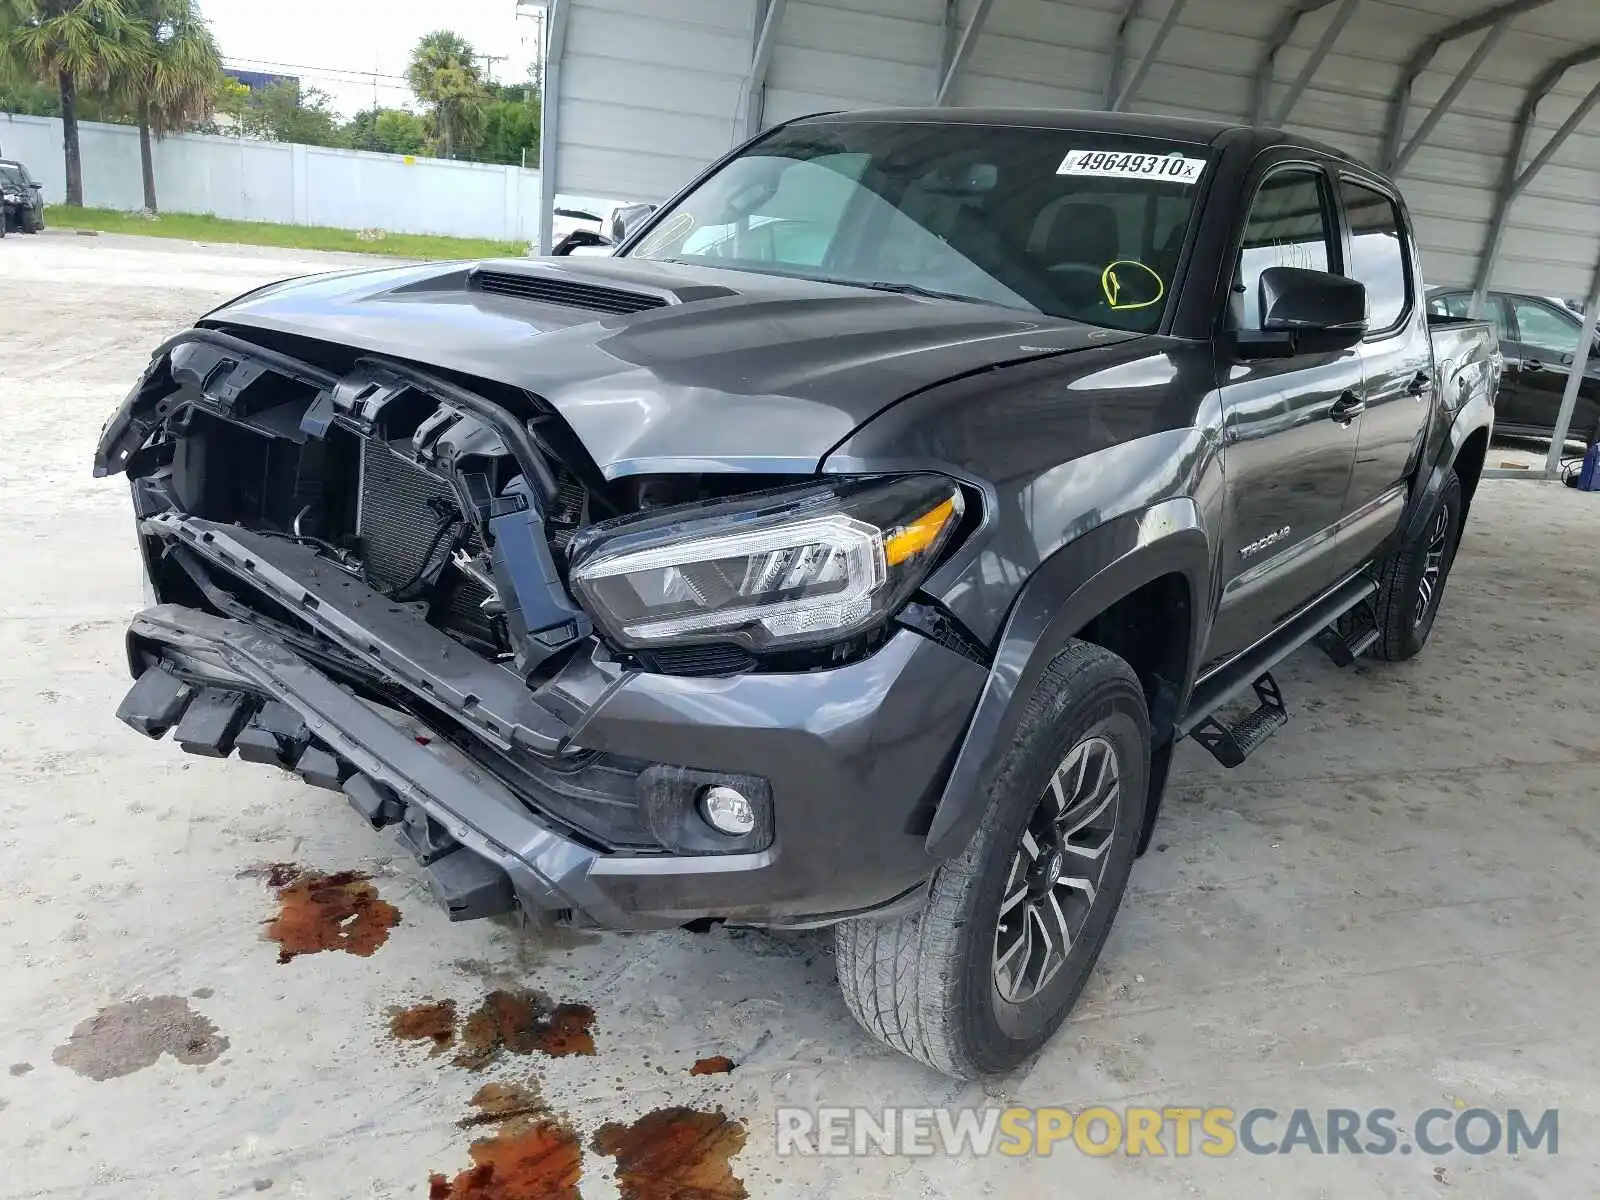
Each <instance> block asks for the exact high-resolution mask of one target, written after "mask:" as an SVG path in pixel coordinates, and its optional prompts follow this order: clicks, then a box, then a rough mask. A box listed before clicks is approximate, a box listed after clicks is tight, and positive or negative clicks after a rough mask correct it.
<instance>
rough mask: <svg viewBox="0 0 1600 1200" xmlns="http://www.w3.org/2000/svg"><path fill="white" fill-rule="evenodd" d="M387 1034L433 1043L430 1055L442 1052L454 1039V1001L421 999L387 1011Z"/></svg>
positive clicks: (413, 1040) (403, 1039)
mask: <svg viewBox="0 0 1600 1200" xmlns="http://www.w3.org/2000/svg"><path fill="white" fill-rule="evenodd" d="M389 1033H390V1034H391V1035H392V1036H393V1037H395V1038H396V1039H397V1040H399V1041H402V1042H424V1041H426V1042H432V1043H433V1049H432V1050H430V1051H429V1052H428V1055H429V1057H430V1058H431V1057H434V1056H436V1055H440V1054H443V1053H444V1052H445V1051H446V1050H448V1049H449V1048H450V1047H451V1046H453V1045H454V1044H455V1040H456V1002H455V1001H454V1000H424V1001H423V1002H422V1003H420V1004H413V1005H412V1006H411V1007H410V1008H393V1009H390V1010H389Z"/></svg>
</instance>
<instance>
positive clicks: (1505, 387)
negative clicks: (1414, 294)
mask: <svg viewBox="0 0 1600 1200" xmlns="http://www.w3.org/2000/svg"><path fill="white" fill-rule="evenodd" d="M1428 311H1429V312H1430V313H1431V314H1433V315H1434V316H1438V317H1465V316H1469V315H1471V311H1472V289H1471V288H1438V289H1436V290H1434V291H1433V292H1431V293H1429V296H1428ZM1483 319H1484V320H1486V321H1488V322H1489V324H1491V325H1492V326H1494V331H1495V333H1496V334H1497V335H1499V338H1500V352H1501V353H1502V354H1504V355H1505V360H1506V367H1505V376H1504V378H1503V379H1502V381H1501V384H1500V398H1499V400H1498V402H1497V403H1496V406H1495V432H1496V433H1509V434H1514V435H1517V436H1524V437H1544V438H1548V437H1550V436H1551V435H1552V434H1553V433H1554V432H1555V428H1556V417H1557V416H1558V415H1559V414H1560V412H1561V396H1562V393H1563V392H1565V390H1566V387H1567V375H1568V373H1569V372H1570V371H1571V369H1572V358H1573V355H1574V354H1576V353H1577V351H1578V346H1579V345H1580V344H1581V343H1582V341H1583V314H1582V313H1581V312H1577V311H1574V309H1573V305H1572V302H1571V301H1566V300H1562V299H1560V298H1559V297H1554V296H1534V295H1530V294H1527V293H1524V292H1490V293H1489V301H1488V304H1487V305H1486V306H1485V311H1484V313H1483ZM1567 438H1568V440H1569V441H1574V442H1582V443H1583V444H1584V445H1585V446H1587V445H1588V444H1589V443H1591V442H1593V441H1595V440H1596V439H1597V438H1600V346H1597V347H1596V349H1595V352H1594V353H1592V354H1590V356H1589V363H1588V366H1587V368H1586V369H1585V370H1584V375H1583V384H1582V386H1581V388H1580V389H1579V391H1578V406H1577V407H1576V408H1575V409H1573V411H1572V424H1571V425H1570V426H1569V427H1568V431H1567Z"/></svg>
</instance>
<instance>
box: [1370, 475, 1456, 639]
mask: <svg viewBox="0 0 1600 1200" xmlns="http://www.w3.org/2000/svg"><path fill="white" fill-rule="evenodd" d="M1460 538H1461V480H1460V478H1459V477H1458V476H1457V475H1456V473H1455V472H1454V471H1452V472H1451V473H1450V476H1449V478H1448V479H1446V480H1445V483H1444V487H1443V488H1441V489H1440V492H1439V495H1438V498H1437V499H1436V500H1435V501H1434V505H1433V509H1432V510H1431V511H1430V512H1429V513H1428V519H1427V520H1426V521H1424V522H1423V524H1422V527H1421V531H1420V532H1419V533H1418V534H1416V535H1414V536H1413V537H1412V538H1411V540H1410V541H1408V542H1407V543H1406V544H1405V545H1403V546H1402V547H1400V549H1399V551H1398V552H1396V554H1395V555H1394V557H1393V558H1391V559H1390V560H1389V561H1388V563H1387V564H1385V566H1384V568H1383V576H1382V581H1381V587H1380V589H1379V591H1378V604H1377V614H1378V632H1379V633H1380V635H1381V636H1380V637H1379V639H1378V653H1379V654H1381V655H1382V656H1383V657H1384V658H1386V659H1388V660H1389V661H1390V662H1402V661H1404V660H1405V659H1408V658H1411V657H1413V656H1414V655H1416V654H1417V653H1418V652H1419V651H1421V649H1422V647H1423V646H1425V645H1426V644H1427V642H1428V635H1429V634H1430V633H1432V632H1433V622H1434V619H1435V618H1436V617H1437V616H1438V615H1439V602H1440V601H1441V600H1442V599H1443V597H1444V585H1445V584H1446V583H1447V582H1448V581H1449V579H1450V568H1451V567H1452V566H1453V565H1454V564H1455V557H1456V545H1457V543H1458V542H1459V541H1460Z"/></svg>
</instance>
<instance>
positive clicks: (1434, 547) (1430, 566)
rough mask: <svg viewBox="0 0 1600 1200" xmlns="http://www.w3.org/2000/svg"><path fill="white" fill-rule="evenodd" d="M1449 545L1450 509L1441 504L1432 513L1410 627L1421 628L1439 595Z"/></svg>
mask: <svg viewBox="0 0 1600 1200" xmlns="http://www.w3.org/2000/svg"><path fill="white" fill-rule="evenodd" d="M1449 546H1450V509H1449V506H1448V505H1444V504H1441V505H1440V506H1439V511H1438V512H1437V513H1435V514H1434V517H1433V525H1432V526H1431V527H1430V528H1429V530H1428V550H1427V558H1426V559H1425V560H1424V562H1423V564H1422V582H1421V583H1420V584H1418V585H1417V608H1416V611H1415V613H1413V614H1412V618H1411V624H1412V628H1421V626H1422V623H1423V621H1425V620H1427V618H1428V613H1429V611H1430V610H1431V609H1432V608H1433V602H1434V599H1435V597H1437V596H1438V595H1439V585H1440V583H1441V582H1442V581H1443V578H1444V557H1445V552H1446V551H1447V550H1448V549H1449Z"/></svg>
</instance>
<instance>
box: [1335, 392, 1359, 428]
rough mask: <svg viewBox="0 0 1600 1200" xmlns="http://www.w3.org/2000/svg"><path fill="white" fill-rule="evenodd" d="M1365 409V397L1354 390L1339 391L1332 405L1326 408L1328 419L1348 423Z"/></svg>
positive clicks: (1342, 423) (1343, 423)
mask: <svg viewBox="0 0 1600 1200" xmlns="http://www.w3.org/2000/svg"><path fill="white" fill-rule="evenodd" d="M1366 411H1367V398H1366V397H1365V396H1362V395H1359V394H1357V393H1356V392H1352V391H1344V392H1340V393H1339V398H1338V399H1337V400H1335V401H1334V402H1333V407H1332V408H1331V409H1329V410H1328V417H1329V419H1330V420H1334V421H1337V422H1339V424H1341V425H1348V424H1350V422H1351V421H1354V420H1355V419H1356V418H1357V417H1359V416H1360V415H1361V414H1362V413H1364V412H1366Z"/></svg>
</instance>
